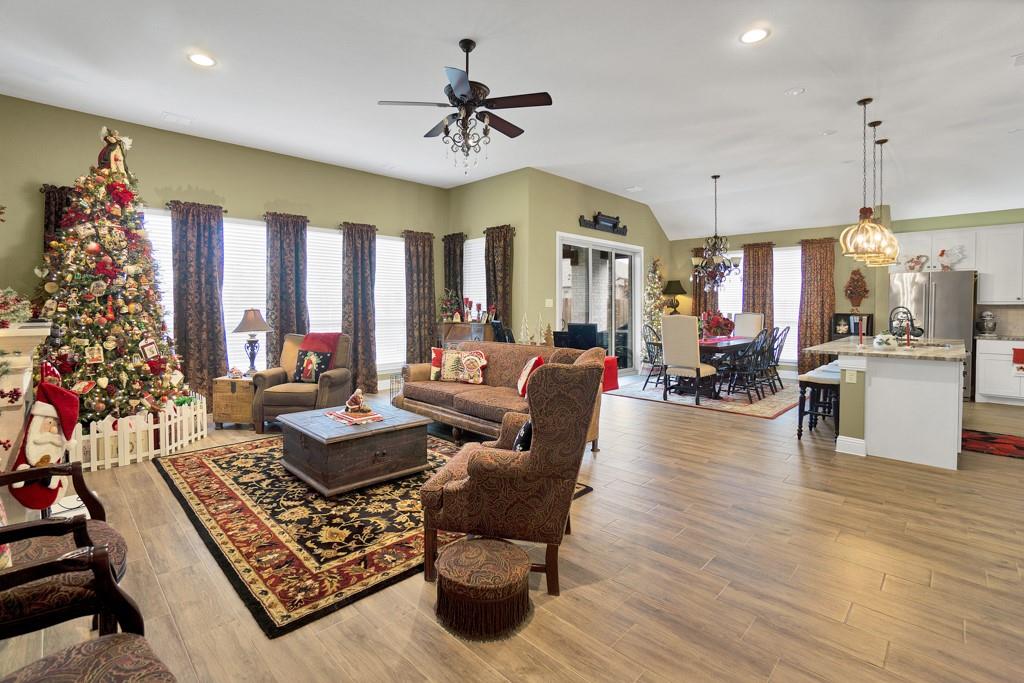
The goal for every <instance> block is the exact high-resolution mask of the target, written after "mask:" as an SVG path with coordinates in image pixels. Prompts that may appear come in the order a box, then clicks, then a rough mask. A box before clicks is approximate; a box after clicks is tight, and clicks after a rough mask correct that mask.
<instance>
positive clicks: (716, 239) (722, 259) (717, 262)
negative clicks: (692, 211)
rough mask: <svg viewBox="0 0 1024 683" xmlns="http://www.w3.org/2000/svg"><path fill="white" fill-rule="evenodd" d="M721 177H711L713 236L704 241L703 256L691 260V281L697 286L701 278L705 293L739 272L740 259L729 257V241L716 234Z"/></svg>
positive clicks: (716, 175)
mask: <svg viewBox="0 0 1024 683" xmlns="http://www.w3.org/2000/svg"><path fill="white" fill-rule="evenodd" d="M721 177H722V176H720V175H718V174H715V175H713V176H711V180H712V181H713V182H714V185H715V234H714V235H712V236H711V237H708V238H707V239H706V240H704V252H703V254H702V255H701V256H694V257H693V258H692V262H693V275H692V276H691V280H693V282H694V284H697V280H698V279H699V278H703V280H704V291H705V292H712V291H715V290H717V289H718V288H719V287H720V286H721V285H722V283H723V282H725V280H726V278H728V277H729V276H730V275H733V274H735V273H738V272H740V259H738V258H731V257H730V256H729V239H728V238H727V237H725V236H724V235H721V236H720V235H719V234H718V179H719V178H721Z"/></svg>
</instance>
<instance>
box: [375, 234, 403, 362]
mask: <svg viewBox="0 0 1024 683" xmlns="http://www.w3.org/2000/svg"><path fill="white" fill-rule="evenodd" d="M373 301H374V307H375V308H376V312H375V313H376V318H377V328H376V334H377V369H378V370H379V371H381V372H390V371H394V370H398V369H399V368H401V367H402V365H404V364H405V353H406V347H405V240H403V239H402V238H401V237H381V236H378V237H377V270H376V282H375V286H374V291H373Z"/></svg>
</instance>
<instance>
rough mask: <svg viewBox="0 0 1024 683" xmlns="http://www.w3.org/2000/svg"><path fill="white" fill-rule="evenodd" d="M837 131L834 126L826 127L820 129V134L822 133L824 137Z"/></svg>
mask: <svg viewBox="0 0 1024 683" xmlns="http://www.w3.org/2000/svg"><path fill="white" fill-rule="evenodd" d="M838 132H839V131H838V130H835V129H834V128H826V129H825V130H823V131H821V134H822V135H824V136H825V137H828V136H829V135H835V134H836V133H838Z"/></svg>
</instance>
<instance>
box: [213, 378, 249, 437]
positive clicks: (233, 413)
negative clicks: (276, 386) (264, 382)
mask: <svg viewBox="0 0 1024 683" xmlns="http://www.w3.org/2000/svg"><path fill="white" fill-rule="evenodd" d="M252 397H253V386H252V380H251V379H249V378H248V377H242V378H239V379H232V378H230V377H218V378H217V379H215V380H213V422H214V426H215V427H217V428H218V429H220V428H221V427H223V426H224V423H225V422H234V423H236V424H244V425H249V424H252Z"/></svg>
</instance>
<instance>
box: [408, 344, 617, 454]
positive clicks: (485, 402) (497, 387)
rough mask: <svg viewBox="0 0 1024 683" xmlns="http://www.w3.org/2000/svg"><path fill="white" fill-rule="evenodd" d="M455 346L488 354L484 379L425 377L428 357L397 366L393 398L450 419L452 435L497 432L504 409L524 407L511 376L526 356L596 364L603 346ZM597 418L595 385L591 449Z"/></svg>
mask: <svg viewBox="0 0 1024 683" xmlns="http://www.w3.org/2000/svg"><path fill="white" fill-rule="evenodd" d="M456 348H458V350H460V351H482V352H483V354H484V356H485V357H486V358H487V367H485V368H484V383H483V384H463V383H460V382H441V381H437V380H431V379H430V363H416V364H412V365H406V366H405V367H403V368H402V390H401V392H400V393H398V395H396V396H395V398H394V399H393V403H394V404H395V406H397V407H398V408H402V409H404V410H408V411H410V412H413V413H417V414H419V415H423V416H425V417H429V418H431V419H432V420H436V421H437V422H441V423H444V424H447V425H450V426H451V427H452V429H453V431H454V434H455V437H456V439H458V438H459V437H460V436H461V432H462V431H468V432H473V433H475V434H483V435H484V436H489V437H491V438H497V437H498V434H499V433H500V432H501V422H502V419H503V418H504V416H505V413H507V412H516V413H529V412H530V407H529V404H528V403H527V402H526V399H525V398H524V397H522V396H520V395H519V392H518V391H517V389H516V382H517V380H518V379H519V374H520V372H521V371H522V369H523V366H524V365H526V361H528V360H529V359H530V358H532V357H534V356H540V357H541V358H543V359H544V362H545V363H564V364H568V365H590V364H593V365H598V366H600V367H602V368H603V367H604V356H605V352H604V349H602V348H600V347H595V348H592V349H587V350H586V351H581V350H579V349H565V348H555V347H553V346H534V345H532V344H505V343H501V342H484V341H464V342H461V343H459V344H458V345H457V346H456ZM600 418H601V388H600V387H598V390H597V400H596V401H595V403H594V410H593V414H592V415H591V419H590V424H589V426H588V428H587V441H589V442H590V450H591V452H592V453H597V452H598V450H599V449H598V444H597V441H598V426H599V423H600Z"/></svg>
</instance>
